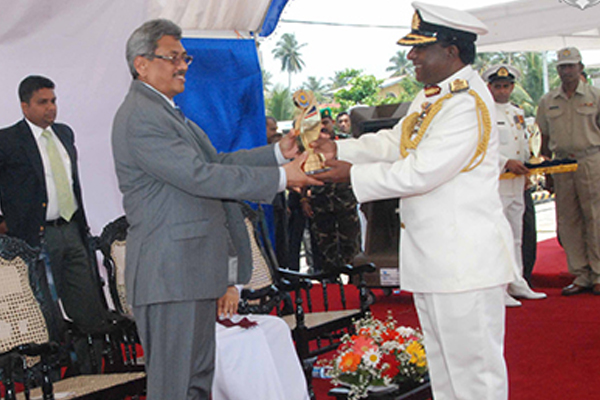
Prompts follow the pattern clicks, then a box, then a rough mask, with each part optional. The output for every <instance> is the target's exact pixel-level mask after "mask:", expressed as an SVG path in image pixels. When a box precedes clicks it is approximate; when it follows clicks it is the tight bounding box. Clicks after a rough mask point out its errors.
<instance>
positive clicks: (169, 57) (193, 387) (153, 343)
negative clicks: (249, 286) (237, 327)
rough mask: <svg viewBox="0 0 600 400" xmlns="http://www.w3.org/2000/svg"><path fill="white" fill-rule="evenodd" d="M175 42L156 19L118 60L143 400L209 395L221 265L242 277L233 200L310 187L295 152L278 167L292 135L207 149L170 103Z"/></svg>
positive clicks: (177, 63) (119, 150)
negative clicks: (123, 77)
mask: <svg viewBox="0 0 600 400" xmlns="http://www.w3.org/2000/svg"><path fill="white" fill-rule="evenodd" d="M180 40H181V28H180V27H178V26H177V25H175V24H174V23H173V22H171V21H168V20H164V19H158V20H152V21H148V22H146V23H144V24H143V25H142V26H140V27H139V28H138V29H136V30H135V31H134V32H133V33H132V35H131V36H130V38H129V40H128V41H127V51H126V56H127V63H128V65H129V69H130V72H131V74H132V76H133V82H132V83H131V87H130V89H129V93H128V94H127V96H126V98H125V100H124V101H123V104H122V105H121V107H120V108H119V110H118V112H117V115H116V116H115V120H114V125H113V134H112V144H113V154H114V159H115V167H116V172H117V176H118V179H119V187H120V190H121V192H122V193H123V204H124V208H125V213H126V215H127V220H128V222H129V224H130V228H129V232H128V235H127V268H126V284H127V293H128V301H129V302H130V303H131V304H132V306H133V313H134V315H135V318H136V323H137V326H138V331H139V334H140V338H141V340H142V345H143V347H144V352H145V356H146V370H147V373H148V392H147V393H148V397H147V399H148V400H158V399H161V400H162V399H188V400H192V399H194V400H196V399H208V398H209V397H210V392H211V383H212V379H213V371H214V355H215V319H216V317H217V315H216V314H217V305H216V302H217V299H218V298H219V297H221V296H222V295H223V294H224V293H225V291H226V288H227V285H228V282H229V278H230V277H228V271H229V270H230V266H232V268H231V270H232V271H235V270H236V268H234V267H235V266H236V265H237V271H238V274H237V275H238V276H237V277H236V279H232V280H233V281H237V282H238V283H245V282H247V281H248V279H249V278H250V273H251V269H252V261H251V251H250V243H249V240H248V233H247V231H246V227H245V224H244V221H243V216H242V213H241V209H240V207H239V206H238V204H237V203H236V202H235V200H251V201H261V202H271V201H272V200H273V198H274V197H275V194H276V193H278V192H281V191H283V190H284V189H285V187H286V186H288V185H289V186H304V185H307V184H318V183H319V182H318V181H316V180H315V179H312V178H309V177H307V176H306V175H305V174H304V172H303V171H302V170H301V169H300V165H301V163H302V162H304V161H305V160H306V156H305V155H303V156H299V157H297V158H296V159H295V160H294V161H292V162H289V163H285V162H286V160H287V159H290V158H292V157H294V156H296V154H297V146H296V141H295V137H294V135H293V134H290V135H288V136H286V137H284V138H283V139H281V141H279V143H277V144H275V145H268V146H264V147H261V148H257V149H253V150H249V151H237V152H234V153H227V154H218V153H217V152H216V150H215V148H214V147H213V146H212V144H211V143H210V140H209V138H208V137H207V135H206V134H205V133H204V131H203V130H202V129H201V128H200V127H198V125H196V124H195V123H194V122H192V121H190V120H189V119H187V118H185V116H183V114H182V113H181V112H180V110H179V109H178V108H177V106H176V105H175V103H174V102H173V97H174V96H175V95H177V94H179V93H181V92H183V91H184V88H185V75H186V72H187V70H188V67H189V65H190V63H191V61H192V57H190V56H189V55H187V53H186V51H185V49H184V47H183V45H182V44H181V41H180ZM224 134H228V133H227V132H224ZM231 134H233V133H231ZM258 134H264V133H263V132H260V133H259V132H257V135H258ZM280 164H282V165H283V166H281V167H280V166H279V165H280Z"/></svg>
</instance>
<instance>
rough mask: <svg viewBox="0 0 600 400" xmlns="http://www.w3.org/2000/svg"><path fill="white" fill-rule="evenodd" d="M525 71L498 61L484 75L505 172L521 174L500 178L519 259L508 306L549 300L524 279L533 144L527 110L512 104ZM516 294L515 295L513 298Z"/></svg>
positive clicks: (504, 205) (510, 289)
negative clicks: (529, 163)
mask: <svg viewBox="0 0 600 400" xmlns="http://www.w3.org/2000/svg"><path fill="white" fill-rule="evenodd" d="M520 75H521V74H520V73H519V70H518V69H516V68H515V67H513V66H512V65H508V64H496V65H493V66H491V67H490V68H488V69H487V70H486V71H485V72H484V73H483V75H482V77H483V79H484V80H485V81H487V82H488V88H489V89H490V92H491V93H492V97H493V98H494V101H495V102H496V123H497V125H498V137H499V142H500V146H499V149H500V168H501V172H512V173H514V174H515V175H517V176H516V177H515V178H513V179H502V180H500V186H499V189H500V199H501V200H502V206H503V207H504V215H506V218H507V219H508V222H509V223H510V226H511V228H512V231H513V236H514V239H515V254H516V258H517V279H516V280H515V281H514V282H511V283H510V284H509V285H508V290H507V292H508V293H507V295H506V305H507V306H509V307H510V306H520V305H521V302H520V301H518V300H515V299H514V297H516V298H523V299H529V300H536V299H545V298H546V294H545V293H539V292H534V291H533V290H531V288H530V287H529V284H528V283H527V281H526V280H525V279H524V278H523V257H522V255H521V244H522V242H523V213H524V212H525V199H524V197H523V192H524V191H525V189H526V188H525V184H526V179H527V175H529V169H528V168H527V167H526V166H525V164H524V163H525V162H527V161H529V154H530V151H529V143H528V141H527V139H528V137H527V129H526V124H525V113H524V112H523V109H521V108H520V107H518V106H516V105H514V104H512V103H511V102H510V101H509V100H510V95H511V93H512V92H513V90H514V88H515V80H516V79H518V78H519V76H520ZM510 296H512V297H510Z"/></svg>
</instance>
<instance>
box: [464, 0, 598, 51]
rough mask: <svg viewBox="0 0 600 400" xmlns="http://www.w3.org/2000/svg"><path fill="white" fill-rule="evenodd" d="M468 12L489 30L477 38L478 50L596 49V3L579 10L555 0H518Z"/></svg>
mask: <svg viewBox="0 0 600 400" xmlns="http://www.w3.org/2000/svg"><path fill="white" fill-rule="evenodd" d="M580 3H583V4H585V3H586V1H580ZM588 3H591V1H588ZM470 12H471V13H473V14H474V15H475V16H476V17H478V18H479V19H481V20H482V21H483V22H484V23H485V24H486V25H487V26H488V28H489V29H490V31H489V33H488V34H487V35H484V36H481V37H480V38H479V40H478V41H477V50H478V51H480V52H494V51H506V52H511V51H546V50H554V51H555V50H558V49H561V48H563V47H567V46H575V47H577V48H579V49H580V50H587V49H600V32H599V29H598V28H599V26H600V5H595V6H588V7H586V8H585V9H583V10H582V9H580V8H578V7H575V6H572V5H569V4H567V3H566V2H564V1H558V0H554V1H549V0H519V1H513V2H510V3H504V4H499V5H494V6H489V7H484V8H479V9H474V10H470Z"/></svg>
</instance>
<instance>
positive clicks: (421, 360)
mask: <svg viewBox="0 0 600 400" xmlns="http://www.w3.org/2000/svg"><path fill="white" fill-rule="evenodd" d="M406 352H407V353H408V354H410V360H409V362H410V363H411V364H415V365H416V366H417V367H424V366H426V365H427V359H426V358H425V349H424V348H423V346H422V345H421V344H420V343H419V342H416V341H412V342H410V344H409V345H408V346H407V347H406Z"/></svg>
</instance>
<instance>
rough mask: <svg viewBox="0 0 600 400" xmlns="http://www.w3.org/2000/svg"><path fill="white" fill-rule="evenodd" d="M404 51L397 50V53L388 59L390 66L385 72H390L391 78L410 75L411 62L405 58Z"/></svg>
mask: <svg viewBox="0 0 600 400" xmlns="http://www.w3.org/2000/svg"><path fill="white" fill-rule="evenodd" d="M406 55H407V52H406V50H398V52H397V53H396V54H395V55H394V56H393V57H392V58H390V63H391V64H392V65H390V66H389V67H387V68H386V69H385V70H386V71H391V72H392V76H402V75H408V74H412V72H413V70H414V67H413V65H412V62H411V61H410V60H408V59H407V58H406Z"/></svg>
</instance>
